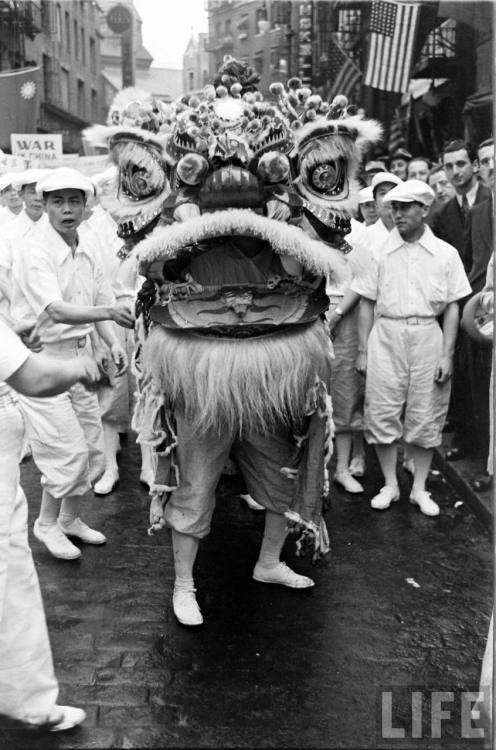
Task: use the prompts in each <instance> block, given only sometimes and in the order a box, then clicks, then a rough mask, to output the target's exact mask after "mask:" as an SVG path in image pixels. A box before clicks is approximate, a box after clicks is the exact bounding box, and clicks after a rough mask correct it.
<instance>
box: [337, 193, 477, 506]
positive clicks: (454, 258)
mask: <svg viewBox="0 0 496 750" xmlns="http://www.w3.org/2000/svg"><path fill="white" fill-rule="evenodd" d="M433 200H434V193H433V191H432V190H431V188H430V187H429V186H428V185H427V184H426V183H424V182H421V181H420V180H408V181H407V182H405V183H402V184H401V185H398V186H397V187H395V188H393V190H391V191H390V192H389V193H388V195H387V196H386V202H387V203H389V204H390V205H391V208H392V215H393V219H394V223H395V229H394V230H393V231H392V232H391V233H390V235H389V236H388V238H387V240H386V242H385V243H384V244H383V246H382V247H381V248H380V251H379V252H378V253H375V254H374V257H373V259H372V263H371V264H370V266H369V268H368V270H367V271H366V272H365V273H364V275H363V276H362V277H358V278H355V280H354V281H353V282H352V284H351V289H352V290H353V291H355V292H356V293H358V294H360V295H361V296H362V301H361V305H360V314H359V357H358V360H357V369H358V370H359V371H360V372H362V373H364V374H366V383H365V413H364V421H365V437H366V439H367V441H368V442H369V443H372V444H374V445H375V448H376V452H377V456H378V459H379V463H380V465H381V469H382V472H383V474H384V479H385V485H384V487H383V488H382V489H381V490H380V492H379V493H378V494H377V495H376V496H375V497H374V498H373V499H372V501H371V506H372V508H374V509H376V510H385V509H387V508H389V506H390V505H391V503H392V502H395V501H397V500H399V497H400V491H399V487H398V480H397V475H396V457H397V441H398V440H400V439H401V438H403V439H404V441H405V443H407V444H408V445H409V447H410V452H411V456H412V458H413V464H414V475H413V486H412V489H411V493H410V502H411V503H413V504H415V505H418V506H419V508H420V510H421V512H422V513H424V515H427V516H437V515H438V514H439V506H438V505H437V503H436V502H435V501H434V500H433V499H432V498H431V496H430V493H429V492H427V491H426V488H425V484H426V480H427V477H428V473H429V469H430V465H431V460H432V453H433V449H434V448H435V447H436V446H438V445H439V444H440V442H441V435H442V429H443V425H444V421H445V418H446V413H447V410H448V401H449V392H450V376H451V371H452V359H453V350H454V343H455V338H456V332H457V329H458V315H459V310H458V300H459V299H462V298H463V297H465V296H466V295H467V293H468V292H469V291H470V285H469V283H468V279H467V277H466V275H465V272H464V270H463V266H462V263H461V261H460V258H459V256H458V253H457V252H456V250H455V248H453V247H451V246H450V245H448V244H447V243H445V242H442V241H441V240H439V239H437V238H436V237H435V236H434V235H433V234H432V232H431V230H430V229H429V227H428V226H427V225H426V224H425V217H426V216H427V214H428V212H429V206H430V205H431V204H432V201H433ZM441 315H442V316H443V328H442V329H441V327H440V326H439V323H438V320H437V319H438V317H439V316H441Z"/></svg>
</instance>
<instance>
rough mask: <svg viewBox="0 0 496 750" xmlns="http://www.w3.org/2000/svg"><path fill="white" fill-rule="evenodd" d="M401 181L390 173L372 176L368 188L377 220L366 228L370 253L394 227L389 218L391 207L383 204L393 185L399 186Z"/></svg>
mask: <svg viewBox="0 0 496 750" xmlns="http://www.w3.org/2000/svg"><path fill="white" fill-rule="evenodd" d="M402 182H403V180H401V179H400V178H399V177H397V176H396V175H395V174H392V173H391V172H379V173H378V174H376V175H374V177H373V179H372V183H371V185H370V187H371V188H372V194H373V196H374V200H375V205H376V208H377V213H378V215H379V218H378V219H377V221H376V222H375V223H374V224H371V225H370V226H368V227H366V232H367V244H368V247H370V248H371V250H372V252H374V249H375V248H376V246H377V245H380V244H382V243H383V242H384V240H385V239H386V238H387V236H388V234H389V232H390V231H391V230H392V228H393V227H394V222H393V218H392V216H391V207H390V206H389V205H387V204H385V203H384V198H385V197H386V195H387V194H388V193H389V191H390V190H392V188H394V187H395V185H401V183H402Z"/></svg>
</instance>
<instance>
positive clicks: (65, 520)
mask: <svg viewBox="0 0 496 750" xmlns="http://www.w3.org/2000/svg"><path fill="white" fill-rule="evenodd" d="M79 501H80V498H79V497H78V496H76V497H64V499H63V500H62V504H61V506H60V513H59V521H60V523H61V524H62V525H63V526H70V525H71V523H72V522H73V521H75V520H76V518H77V517H78V515H79Z"/></svg>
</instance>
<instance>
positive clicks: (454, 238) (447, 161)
mask: <svg viewBox="0 0 496 750" xmlns="http://www.w3.org/2000/svg"><path fill="white" fill-rule="evenodd" d="M442 163H443V167H444V171H445V173H446V177H447V178H448V180H449V181H450V182H451V184H452V185H453V187H454V189H455V195H454V197H453V198H452V199H451V200H450V201H448V202H447V203H446V205H445V206H444V208H442V209H441V210H440V211H439V212H438V213H436V214H435V216H434V219H433V221H432V224H431V227H432V231H433V232H434V234H435V235H436V236H437V237H439V238H440V239H442V240H444V241H445V242H448V243H449V244H450V245H453V247H456V249H457V250H458V253H459V255H460V258H461V259H462V263H463V266H464V268H465V271H466V272H467V274H468V273H470V269H471V265H472V259H471V258H469V257H468V256H467V248H466V243H465V236H466V232H467V228H468V223H469V212H470V209H471V208H472V206H474V205H476V204H477V203H481V202H482V201H483V200H487V199H488V198H490V197H491V191H490V190H489V188H487V187H486V186H485V185H483V184H482V182H480V181H479V180H478V179H477V171H478V163H477V154H476V153H475V152H474V151H473V149H472V147H471V146H470V145H469V144H468V143H465V142H464V141H461V140H455V141H451V143H449V144H448V145H447V146H446V147H445V149H444V151H443V156H442ZM470 356H471V355H470V346H469V343H468V339H467V336H466V334H465V333H464V332H463V331H461V330H460V331H459V333H458V336H457V341H456V347H455V359H454V370H453V390H452V395H451V404H450V411H449V421H450V423H451V426H452V427H453V430H454V436H453V443H452V447H451V448H450V449H449V450H448V451H447V453H446V459H447V460H448V461H456V460H458V459H462V458H465V457H466V456H471V455H473V454H474V451H476V449H477V431H476V426H475V422H474V409H473V404H472V397H471V387H470V379H469V371H470V367H471V365H470V363H469V359H470Z"/></svg>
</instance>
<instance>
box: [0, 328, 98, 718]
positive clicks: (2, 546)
mask: <svg viewBox="0 0 496 750" xmlns="http://www.w3.org/2000/svg"><path fill="white" fill-rule="evenodd" d="M99 377H100V374H99V371H98V368H97V366H96V364H95V362H93V361H92V360H91V359H90V358H89V357H79V358H77V359H71V360H68V361H66V362H60V360H58V359H57V360H53V359H50V358H48V357H46V356H44V355H33V354H30V352H29V351H28V349H26V347H25V346H24V344H23V343H22V342H21V340H20V339H19V338H18V337H17V336H16V335H15V333H14V332H13V331H11V330H10V329H9V328H8V327H7V326H6V325H5V324H4V323H2V322H0V423H1V425H2V429H1V430H0V714H2V715H6V716H9V717H11V718H13V719H18V720H19V721H22V722H25V723H26V724H28V725H30V726H45V727H47V728H49V729H50V730H51V731H62V730H64V729H71V728H72V727H74V726H76V725H78V724H80V723H81V722H82V721H84V719H85V712H84V711H83V710H82V709H80V708H74V707H72V706H58V705H57V704H56V700H57V695H58V683H57V680H56V678H55V675H54V671H53V660H52V653H51V649H50V641H49V638H48V631H47V626H46V620H45V613H44V611H43V603H42V600H41V592H40V587H39V583H38V576H37V574H36V568H35V566H34V563H33V558H32V555H31V550H30V549H29V544H28V533H27V518H28V508H27V502H26V497H25V495H24V492H23V491H22V489H21V487H20V485H19V459H20V455H21V448H22V442H23V433H24V424H23V419H22V415H21V412H20V410H19V407H18V405H17V403H16V398H15V397H14V396H13V391H12V390H11V389H10V388H9V386H8V385H7V383H5V382H3V381H7V382H8V383H9V385H10V386H11V387H12V388H14V389H16V390H17V391H19V392H21V393H25V394H27V395H30V396H39V397H42V396H46V395H52V394H56V393H60V392H62V391H64V390H66V389H68V388H70V387H71V386H72V385H73V384H74V383H76V382H77V381H80V382H82V383H85V384H88V385H94V383H95V382H97V381H98V379H99Z"/></svg>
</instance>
